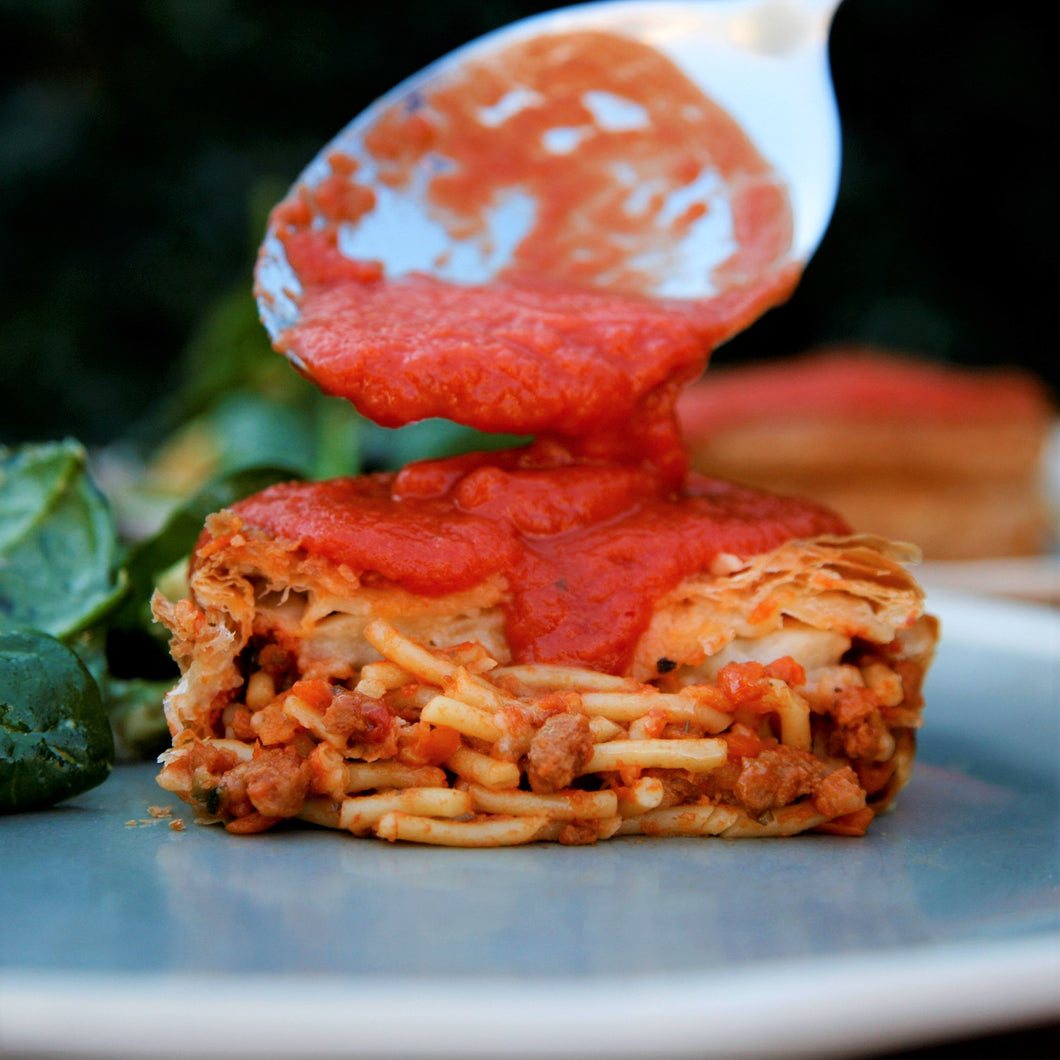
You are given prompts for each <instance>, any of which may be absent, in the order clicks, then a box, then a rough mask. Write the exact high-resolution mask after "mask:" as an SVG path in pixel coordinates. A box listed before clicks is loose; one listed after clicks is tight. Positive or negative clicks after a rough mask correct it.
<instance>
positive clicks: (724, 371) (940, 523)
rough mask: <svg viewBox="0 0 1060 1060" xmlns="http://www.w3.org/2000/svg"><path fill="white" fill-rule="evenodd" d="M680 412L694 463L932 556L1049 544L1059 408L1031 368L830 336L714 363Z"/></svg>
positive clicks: (1034, 549)
mask: <svg viewBox="0 0 1060 1060" xmlns="http://www.w3.org/2000/svg"><path fill="white" fill-rule="evenodd" d="M679 414H680V416H681V421H682V426H683V429H684V432H685V436H686V440H687V443H688V448H689V451H690V453H691V457H692V463H693V466H694V467H695V468H696V469H697V470H700V471H703V472H705V473H706V474H710V475H715V476H717V477H720V478H728V479H733V480H736V481H738V482H745V483H748V484H750V485H754V486H759V487H763V488H766V489H771V490H774V491H776V492H779V493H789V494H800V495H802V496H807V497H811V498H813V499H814V500H818V501H820V502H822V503H824V504H827V505H829V506H830V507H832V508H833V509H835V510H836V511H838V512H839V513H840V514H842V515H843V516H845V517H846V519H847V520H848V521H849V522H851V523H852V524H853V526H854V527H855V529H857V530H861V531H865V532H870V533H875V534H880V535H881V536H883V537H887V538H891V539H897V540H903V541H911V542H913V543H914V544H917V545H919V546H920V548H921V549H922V550H923V552H924V555H925V557H926V558H928V559H980V558H986V557H999V556H1025V555H1035V554H1038V553H1040V552H1042V551H1045V550H1047V549H1048V548H1050V547H1051V545H1052V541H1053V526H1052V513H1051V512H1050V510H1049V503H1048V499H1047V497H1046V490H1045V488H1044V473H1043V460H1044V452H1045V449H1046V445H1047V443H1048V439H1049V435H1050V432H1051V430H1052V429H1053V423H1054V418H1055V410H1054V407H1053V403H1052V400H1051V397H1050V395H1049V393H1048V390H1047V389H1046V388H1045V386H1044V385H1043V384H1042V383H1041V382H1040V381H1039V380H1038V379H1037V378H1036V377H1035V376H1033V375H1032V374H1030V373H1029V372H1025V371H1022V370H1018V369H1010V368H992V369H986V370H977V369H969V368H957V367H953V366H948V365H942V364H937V363H933V362H928V361H925V360H922V359H918V358H914V357H910V356H906V355H899V354H896V353H892V352H889V351H884V350H879V349H874V348H870V347H866V346H841V347H836V346H833V347H828V348H825V349H821V350H817V351H813V352H811V353H807V354H805V355H802V356H800V357H795V358H790V359H787V360H783V361H776V362H769V363H757V364H749V365H742V366H736V367H721V368H718V367H715V368H712V369H710V370H708V371H707V372H706V374H705V375H704V376H703V378H702V379H701V380H700V381H699V382H697V383H695V384H693V385H692V386H691V387H689V388H688V389H687V390H686V392H685V394H684V395H683V397H682V400H681V403H680V405H679Z"/></svg>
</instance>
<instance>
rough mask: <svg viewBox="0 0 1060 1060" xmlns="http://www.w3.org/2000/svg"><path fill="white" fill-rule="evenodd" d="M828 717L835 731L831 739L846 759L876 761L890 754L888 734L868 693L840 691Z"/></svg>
mask: <svg viewBox="0 0 1060 1060" xmlns="http://www.w3.org/2000/svg"><path fill="white" fill-rule="evenodd" d="M832 716H833V718H834V719H835V723H836V727H837V728H836V733H835V736H836V738H837V739H838V742H839V746H840V747H841V748H842V752H843V753H844V754H845V755H846V756H847V757H848V758H868V759H870V760H877V759H879V758H881V757H885V755H884V754H883V752H884V751H888V750H890V746H891V737H890V733H889V732H888V730H887V726H886V724H885V723H884V721H883V717H882V716H881V714H880V703H879V699H878V697H877V696H876V694H875V693H874V692H873V691H872V690H871V689H869V688H857V687H855V688H846V689H844V690H843V691H842V692H841V693H840V694H839V698H838V699H837V700H836V703H835V707H834V708H833V710H832ZM837 749H838V748H837Z"/></svg>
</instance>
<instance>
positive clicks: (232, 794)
mask: <svg viewBox="0 0 1060 1060" xmlns="http://www.w3.org/2000/svg"><path fill="white" fill-rule="evenodd" d="M310 779H311V772H310V769H309V765H308V764H307V762H306V760H305V759H304V758H302V756H301V755H300V754H298V752H297V751H295V750H293V749H292V748H290V747H283V748H271V749H270V750H267V751H263V752H261V753H260V754H258V755H255V756H254V758H252V759H250V761H249V762H241V763H240V764H239V765H238V766H236V767H235V768H234V769H230V770H229V771H228V772H227V773H226V774H225V776H224V778H223V780H222V782H221V785H220V789H221V795H222V801H221V807H220V808H221V810H222V812H223V813H225V814H226V815H230V816H232V817H245V816H248V815H249V814H250V813H253V812H257V813H260V814H262V815H263V816H265V817H276V818H282V817H294V816H295V814H297V813H298V811H299V810H301V808H302V803H303V801H304V800H305V797H306V794H307V792H308V791H309V782H310Z"/></svg>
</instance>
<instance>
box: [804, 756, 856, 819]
mask: <svg viewBox="0 0 1060 1060" xmlns="http://www.w3.org/2000/svg"><path fill="white" fill-rule="evenodd" d="M813 805H814V807H815V808H816V809H817V811H818V813H823V814H827V815H828V816H829V817H841V816H843V814H847V813H853V812H854V811H855V810H860V809H861V808H862V807H863V806H864V805H865V792H864V791H863V790H862V788H861V785H860V784H859V783H858V778H857V774H856V773H855V772H854V770H853V769H851V768H850V766H843V768H842V769H837V770H835V772H833V773H829V774H828V776H826V777H825V778H824V780H822V781H821V783H820V784H818V785H817V789H816V790H815V791H814V793H813Z"/></svg>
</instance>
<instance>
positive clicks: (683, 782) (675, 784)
mask: <svg viewBox="0 0 1060 1060" xmlns="http://www.w3.org/2000/svg"><path fill="white" fill-rule="evenodd" d="M643 775H644V776H646V777H655V778H656V779H657V780H659V781H661V782H662V786H663V797H662V802H661V803H659V806H660V808H666V807H668V806H680V805H683V804H685V803H694V802H697V801H698V800H699V797H700V796H701V795H702V794H703V788H702V786H701V785H699V784H697V783H696V782H695V780H694V779H693V777H692V775H691V774H690V773H688V772H685V771H681V772H679V771H677V770H675V769H645V770H644V774H643Z"/></svg>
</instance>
